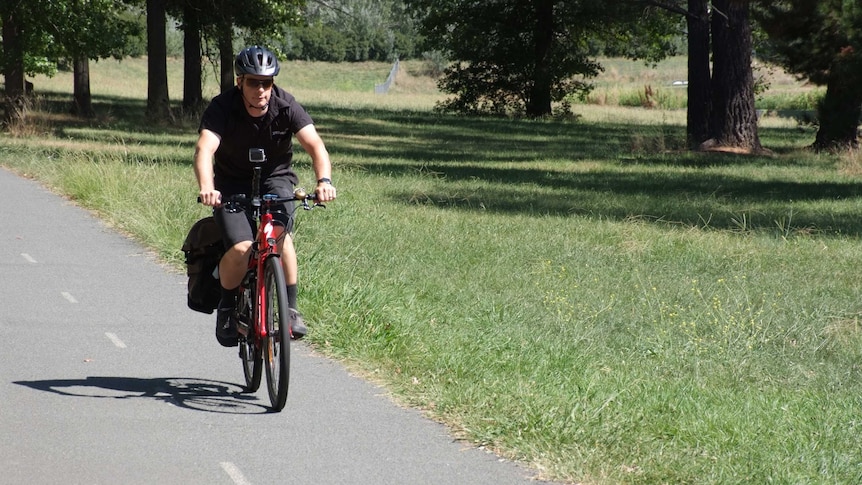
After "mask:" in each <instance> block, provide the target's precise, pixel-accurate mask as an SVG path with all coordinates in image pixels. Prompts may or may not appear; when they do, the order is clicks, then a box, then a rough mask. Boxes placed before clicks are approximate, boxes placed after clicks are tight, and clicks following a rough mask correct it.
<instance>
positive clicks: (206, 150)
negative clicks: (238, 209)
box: [194, 129, 221, 206]
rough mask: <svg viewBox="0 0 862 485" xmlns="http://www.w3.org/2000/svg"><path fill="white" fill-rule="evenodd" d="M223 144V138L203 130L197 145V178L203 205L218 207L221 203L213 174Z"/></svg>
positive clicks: (195, 161)
mask: <svg viewBox="0 0 862 485" xmlns="http://www.w3.org/2000/svg"><path fill="white" fill-rule="evenodd" d="M220 143H221V138H220V137H219V136H218V135H217V134H215V133H214V132H212V131H210V130H206V129H204V130H201V134H200V136H199V137H198V142H197V143H196V144H195V160H194V168H195V177H196V178H197V180H198V188H199V189H200V192H199V194H198V195H199V196H200V198H201V203H202V204H204V205H208V206H217V205H218V204H219V203H220V202H221V193H220V192H219V191H218V190H216V189H215V180H214V174H213V157H214V156H215V152H216V150H217V149H218V147H219V144H220Z"/></svg>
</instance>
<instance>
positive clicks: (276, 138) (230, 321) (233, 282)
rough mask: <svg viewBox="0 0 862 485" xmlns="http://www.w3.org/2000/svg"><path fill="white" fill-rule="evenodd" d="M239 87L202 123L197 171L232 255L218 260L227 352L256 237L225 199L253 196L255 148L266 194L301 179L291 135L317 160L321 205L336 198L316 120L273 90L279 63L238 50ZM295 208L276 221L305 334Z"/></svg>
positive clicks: (220, 325)
mask: <svg viewBox="0 0 862 485" xmlns="http://www.w3.org/2000/svg"><path fill="white" fill-rule="evenodd" d="M234 69H235V71H236V86H235V87H233V88H231V89H229V90H227V91H225V92H223V93H221V94H219V95H218V96H216V97H215V98H213V99H212V101H211V102H210V104H209V106H207V108H206V110H205V111H204V114H203V116H202V117H201V123H200V127H199V129H198V131H199V133H200V135H199V137H198V141H197V144H196V145H195V155H194V170H195V176H196V177H197V181H198V186H199V188H200V200H201V202H202V203H203V204H205V205H207V206H211V207H213V215H214V216H215V220H216V223H217V224H218V226H219V228H220V229H221V232H222V237H223V239H224V242H225V249H226V252H225V254H224V256H223V257H222V259H221V261H220V262H219V268H218V272H219V280H220V282H221V287H222V296H221V301H220V302H219V305H218V311H217V316H216V338H217V339H218V341H219V343H220V344H221V345H223V346H225V347H232V346H236V345H237V331H236V321H235V318H234V308H235V306H236V302H237V297H238V295H239V291H238V289H239V285H240V283H241V282H242V278H243V276H245V273H246V270H247V269H248V261H249V257H250V256H251V246H252V240H253V239H254V222H253V221H251V220H250V219H249V217H248V216H247V215H246V214H245V213H244V212H242V211H240V212H228V211H225V210H224V208H223V207H222V206H221V201H222V199H223V198H227V197H228V196H231V195H235V194H251V193H252V190H251V184H252V176H253V173H254V172H253V167H252V165H251V163H249V160H248V156H249V149H250V148H262V149H264V151H265V153H266V158H267V160H266V162H264V164H263V170H262V174H261V188H260V190H261V193H263V194H277V195H278V196H279V197H287V196H289V195H290V194H292V193H293V189H294V187H295V186H296V185H297V184H298V182H299V179H298V177H297V176H296V173H295V172H294V171H293V168H292V162H293V142H292V137H293V136H295V137H296V140H297V141H298V142H299V144H300V145H301V146H302V148H303V149H304V150H305V151H306V153H308V154H309V155H310V156H311V160H312V167H313V169H314V173H315V178H316V179H317V187H316V188H315V193H316V194H317V197H318V199H317V200H318V201H319V202H327V201H331V200H334V199H335V187H334V186H333V185H332V180H331V176H332V165H331V162H330V159H329V153H328V152H327V150H326V146H325V145H324V143H323V140H322V139H321V138H320V135H319V134H318V133H317V130H316V129H315V127H314V122H313V121H312V119H311V116H309V114H308V113H307V112H306V111H305V109H304V108H303V107H302V106H301V105H300V104H299V103H298V102H297V101H296V99H295V98H294V97H293V95H291V94H290V93H288V92H287V91H284V90H283V89H281V88H279V87H278V86H275V85H274V84H273V77H275V76H276V75H278V73H279V70H280V68H279V65H278V59H277V58H276V57H275V55H274V54H273V53H272V52H270V51H269V50H268V49H266V48H263V47H259V46H252V47H247V48H245V49H243V50H242V51H240V53H239V54H238V55H237V57H236V62H235V63H234ZM293 211H294V204H293V203H288V204H285V206H284V207H283V211H281V212H280V213H278V214H276V215H275V216H276V219H277V220H278V221H279V222H280V223H281V224H282V225H283V227H284V237H283V238H280V244H279V245H280V247H279V249H280V252H281V261H282V265H283V266H284V274H285V279H286V280H287V281H286V284H287V300H288V306H289V307H290V311H291V313H295V314H296V318H292V319H291V320H292V321H293V322H294V324H293V327H292V328H291V332H292V334H293V337H294V338H302V337H303V336H305V334H306V332H307V329H306V326H305V324H304V323H303V322H302V319H301V318H300V317H299V313H298V312H297V311H296V294H297V289H296V285H297V281H298V277H297V260H296V251H295V249H294V246H293V238H292V237H291V233H292V229H293Z"/></svg>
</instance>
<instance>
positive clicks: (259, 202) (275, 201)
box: [198, 188, 326, 211]
mask: <svg viewBox="0 0 862 485" xmlns="http://www.w3.org/2000/svg"><path fill="white" fill-rule="evenodd" d="M316 200H317V194H316V193H314V192H312V193H310V194H309V193H307V192H306V191H305V189H302V188H296V189H295V190H294V191H293V195H290V196H287V197H279V196H278V195H276V194H264V195H262V196H260V197H248V196H246V195H245V194H236V195H231V196H228V197H227V198H225V199H223V200H222V201H221V204H222V205H223V206H227V207H226V209H227V210H229V211H230V210H233V211H240V210H246V209H248V208H252V207H267V208H269V207H271V206H274V205H279V204H284V203H285V202H293V201H297V202H302V208H303V209H305V210H311V209H314V208H315V207H323V208H326V206H325V205H323V204H321V203H319V202H314V204H309V203H308V201H316ZM198 203H199V204H200V203H201V198H200V196H198Z"/></svg>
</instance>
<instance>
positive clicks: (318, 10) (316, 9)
mask: <svg viewBox="0 0 862 485" xmlns="http://www.w3.org/2000/svg"><path fill="white" fill-rule="evenodd" d="M416 35H417V34H416V28H415V26H414V22H413V19H412V18H411V17H410V16H409V15H407V14H406V13H405V11H404V5H403V2H402V1H401V0H387V1H383V2H381V1H376V0H374V1H372V0H340V1H334V2H326V3H325V4H323V3H319V2H309V3H308V4H307V5H306V7H305V10H304V13H303V22H302V23H301V24H299V25H291V26H289V27H288V28H287V29H286V31H285V35H284V36H283V38H282V39H283V41H282V43H281V45H280V47H281V50H282V52H285V53H286V54H287V57H288V58H289V59H303V60H311V61H335V62H339V61H342V60H345V61H351V62H354V61H369V60H372V61H387V62H389V61H392V60H394V59H395V58H399V59H409V58H412V57H415V56H416V55H417V52H416V41H415V37H416Z"/></svg>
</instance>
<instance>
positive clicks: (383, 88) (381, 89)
mask: <svg viewBox="0 0 862 485" xmlns="http://www.w3.org/2000/svg"><path fill="white" fill-rule="evenodd" d="M397 74H398V59H395V64H393V65H392V69H391V70H390V71H389V76H388V77H387V78H386V82H384V83H383V84H375V85H374V92H375V93H376V94H386V93H388V92H389V88H391V87H392V84H393V83H394V82H395V76H396V75H397Z"/></svg>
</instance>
